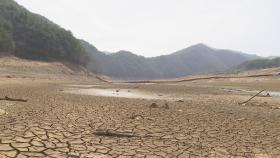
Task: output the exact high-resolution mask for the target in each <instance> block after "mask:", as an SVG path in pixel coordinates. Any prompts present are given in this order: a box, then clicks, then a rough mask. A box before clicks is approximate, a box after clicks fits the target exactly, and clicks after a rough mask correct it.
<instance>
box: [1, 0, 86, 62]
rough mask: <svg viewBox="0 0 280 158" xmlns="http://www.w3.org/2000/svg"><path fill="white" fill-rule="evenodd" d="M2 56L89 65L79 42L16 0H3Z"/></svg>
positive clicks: (70, 34) (67, 32)
mask: <svg viewBox="0 0 280 158" xmlns="http://www.w3.org/2000/svg"><path fill="white" fill-rule="evenodd" d="M0 41H1V42H0V52H2V54H3V53H5V54H7V53H8V54H14V55H15V56H18V57H21V58H27V59H35V60H47V61H52V60H66V61H70V62H73V63H79V64H82V63H85V60H86V59H87V57H86V53H85V50H84V48H83V47H82V46H81V44H80V42H79V40H77V39H76V38H75V37H73V35H72V33H71V32H70V31H66V30H65V29H63V28H61V27H60V26H58V25H56V24H54V23H53V22H51V21H49V20H48V19H46V18H44V17H42V16H40V15H37V14H33V13H31V12H29V11H28V10H26V9H25V8H23V7H22V6H20V5H18V4H17V3H16V2H15V1H13V0H0Z"/></svg>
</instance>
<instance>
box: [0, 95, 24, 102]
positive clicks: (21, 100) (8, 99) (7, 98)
mask: <svg viewBox="0 0 280 158" xmlns="http://www.w3.org/2000/svg"><path fill="white" fill-rule="evenodd" d="M0 100H7V101H19V102H27V100H26V99H13V98H9V97H7V96H5V98H0Z"/></svg>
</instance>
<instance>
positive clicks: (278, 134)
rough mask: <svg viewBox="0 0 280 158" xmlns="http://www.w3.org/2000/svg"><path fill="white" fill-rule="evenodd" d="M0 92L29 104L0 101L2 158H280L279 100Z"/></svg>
mask: <svg viewBox="0 0 280 158" xmlns="http://www.w3.org/2000/svg"><path fill="white" fill-rule="evenodd" d="M0 85H1V86H0V96H5V95H7V96H11V97H16V98H25V99H28V102H26V103H23V102H8V101H0V109H2V110H3V111H6V112H7V113H5V114H3V115H0V131H1V132H0V158H2V157H3V158H4V157H18V158H26V157H70V158H78V157H88V158H90V157H100V158H101V157H102V158H103V157H104V158H106V157H147V158H148V157H151V158H152V157H178V158H186V157H280V125H279V120H280V109H278V108H276V107H277V106H279V104H278V103H279V100H278V99H277V98H276V99H275V98H257V99H256V100H254V101H252V102H251V103H250V104H248V105H246V106H242V105H238V102H239V101H243V100H244V99H246V98H248V96H240V95H238V94H224V92H220V91H218V90H217V89H218V88H217V89H215V88H213V89H211V88H209V87H206V88H203V87H196V88H195V86H194V85H192V87H190V86H188V85H138V86H139V87H140V88H139V89H141V88H142V89H146V90H149V91H151V92H154V93H157V92H162V93H163V95H165V94H169V95H174V96H178V97H180V98H184V99H183V100H184V101H181V102H176V101H171V100H145V99H126V98H116V97H98V96H87V95H77V94H68V93H64V92H63V89H64V86H63V85H64V84H62V83H61V84H60V83H55V82H52V81H44V82H42V81H40V80H38V81H36V80H27V79H25V80H23V79H21V80H16V79H14V81H7V82H1V83H0ZM106 86H107V87H112V88H114V87H118V88H120V89H121V88H127V87H130V88H131V87H135V85H106ZM262 99H266V100H265V101H266V102H267V105H263V104H262V103H263V100H262ZM153 103H156V104H157V105H158V107H156V108H150V107H149V106H150V105H151V104H153ZM166 104H167V105H168V108H164V107H165V106H166ZM97 131H104V132H105V134H104V133H103V134H97V133H96V132H97ZM106 131H107V132H108V131H111V132H115V133H118V135H106ZM107 134H108V133H107Z"/></svg>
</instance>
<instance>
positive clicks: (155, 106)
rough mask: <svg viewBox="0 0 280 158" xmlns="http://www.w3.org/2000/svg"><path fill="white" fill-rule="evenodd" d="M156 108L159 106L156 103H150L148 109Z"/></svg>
mask: <svg viewBox="0 0 280 158" xmlns="http://www.w3.org/2000/svg"><path fill="white" fill-rule="evenodd" d="M158 107H159V106H158V105H157V103H152V104H151V105H150V107H149V108H158Z"/></svg>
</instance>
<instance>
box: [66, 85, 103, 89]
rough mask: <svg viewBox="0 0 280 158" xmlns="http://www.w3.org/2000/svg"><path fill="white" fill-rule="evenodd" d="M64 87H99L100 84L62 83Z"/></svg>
mask: <svg viewBox="0 0 280 158" xmlns="http://www.w3.org/2000/svg"><path fill="white" fill-rule="evenodd" d="M64 86H65V87H74V88H92V87H99V86H100V85H95V84H92V85H78V84H67V85H64Z"/></svg>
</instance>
